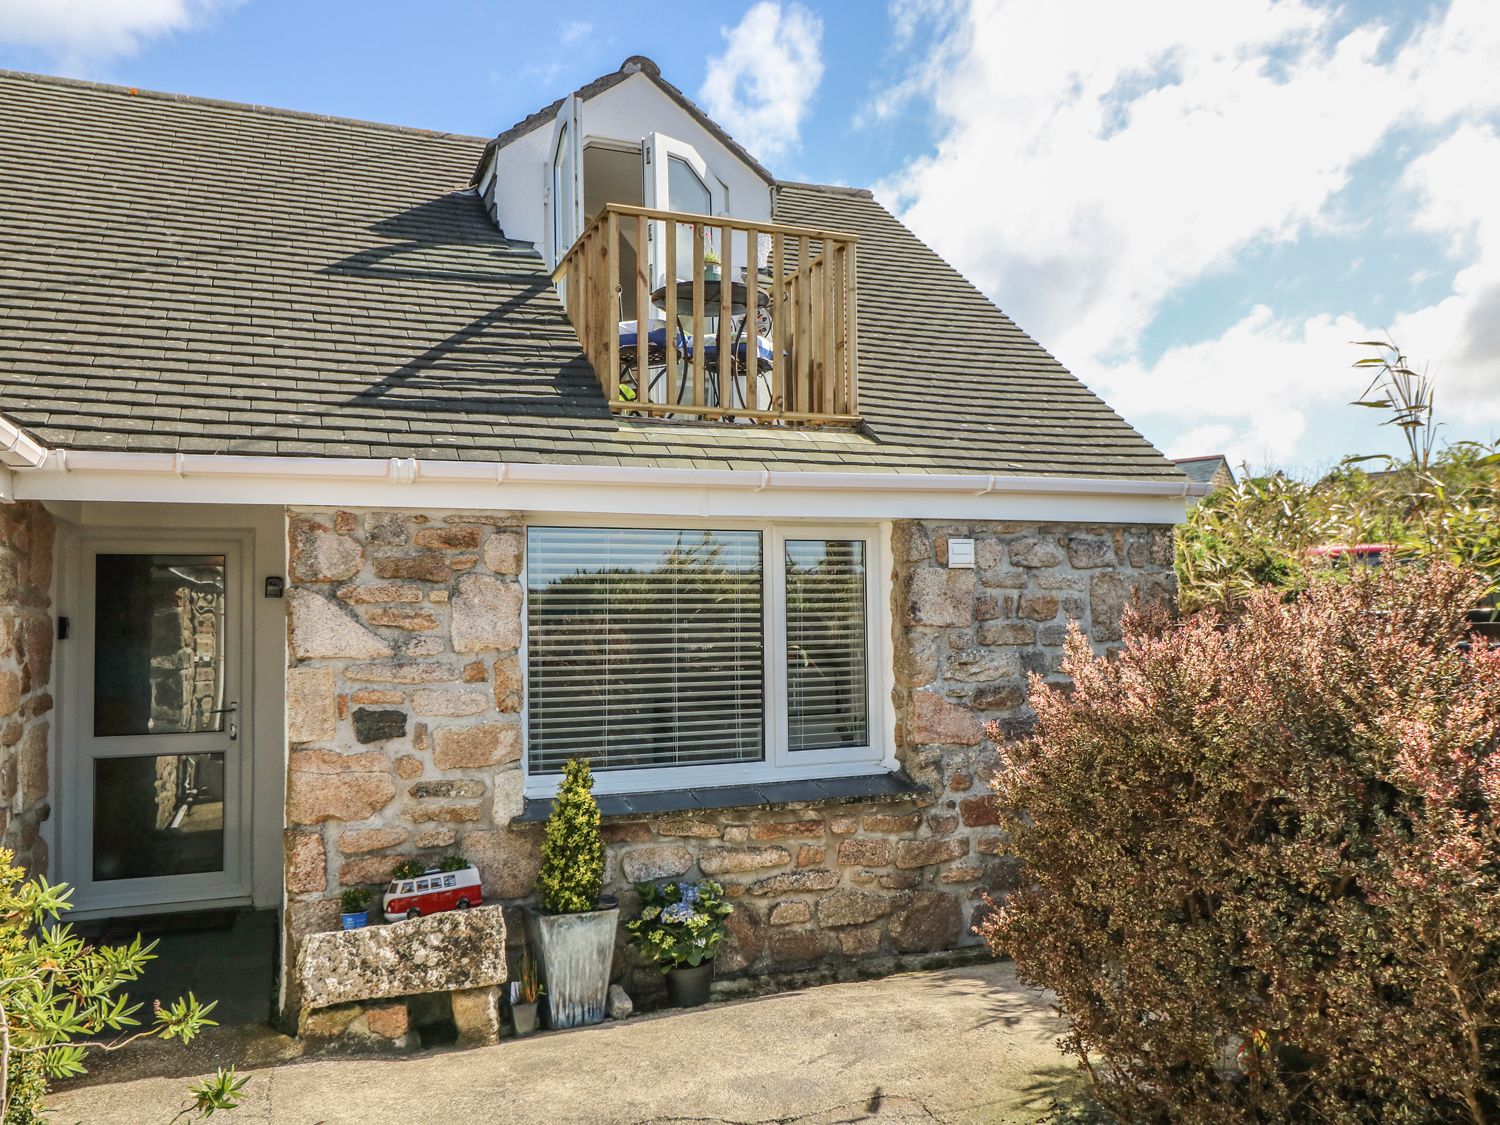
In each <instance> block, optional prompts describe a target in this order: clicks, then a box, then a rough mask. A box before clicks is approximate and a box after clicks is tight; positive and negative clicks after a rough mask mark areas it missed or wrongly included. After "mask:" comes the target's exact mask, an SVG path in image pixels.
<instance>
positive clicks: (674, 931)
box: [625, 880, 734, 973]
mask: <svg viewBox="0 0 1500 1125" xmlns="http://www.w3.org/2000/svg"><path fill="white" fill-rule="evenodd" d="M636 890H637V891H638V892H639V893H640V896H641V913H640V917H638V918H636V919H634V920H633V921H630V922H627V923H625V928H626V929H627V930H628V931H629V932H630V938H631V942H632V944H634V945H635V947H636V948H637V949H639V950H640V951H641V955H642V956H643V957H645V958H646V959H647V960H648V961H655V962H656V963H657V964H658V965H660V966H661V971H662V972H664V973H667V972H671V971H672V970H673V969H682V968H695V967H697V966H698V965H701V964H703V962H705V961H712V960H713V957H714V954H715V953H716V952H718V949H719V943H720V942H721V941H723V940H724V935H725V934H726V933H727V932H728V926H727V924H726V923H725V921H724V920H725V919H726V918H728V917H729V915H731V914H733V913H734V907H732V906H730V905H729V904H728V903H727V902H725V901H724V888H723V887H721V886H720V885H719V884H718V883H715V882H713V881H712V880H705V881H703V882H701V883H663V884H656V883H641V884H639V885H638V886H637V887H636Z"/></svg>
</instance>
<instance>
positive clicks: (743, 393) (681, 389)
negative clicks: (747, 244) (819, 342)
mask: <svg viewBox="0 0 1500 1125" xmlns="http://www.w3.org/2000/svg"><path fill="white" fill-rule="evenodd" d="M674 288H675V289H676V295H677V300H676V308H675V309H668V308H667V287H666V286H665V285H663V286H661V287H660V288H659V289H657V290H655V291H654V292H653V293H652V294H651V304H652V305H653V306H655V307H656V308H659V309H661V310H663V311H664V312H668V313H669V314H670V315H672V316H673V317H674V318H675V319H676V321H677V332H678V337H679V339H690V337H689V336H688V335H687V331H686V329H684V327H683V317H688V318H689V323H691V317H692V315H693V309H694V307H695V305H694V299H695V295H694V289H695V288H696V285H695V283H694V282H692V281H679V282H677V284H676V286H675V287H674ZM702 294H703V296H702V305H701V306H698V307H701V308H703V309H704V310H721V311H722V309H723V308H724V282H723V281H722V280H721V279H708V278H705V279H704V281H703V288H702ZM755 297H756V302H755V303H756V307H757V310H759V309H770V308H771V298H770V294H769V293H767V292H766V290H764V289H758V290H756V293H755ZM749 305H750V288H749V286H747V285H746V284H745V283H744V282H742V281H731V282H730V283H729V311H730V315H731V318H733V317H739V318H740V319H739V321H738V323H737V324H734V325H733V329H734V331H733V333H732V334H731V336H730V341H729V348H730V351H729V363H730V366H731V368H733V369H734V372H735V374H734V384H733V385H734V390H735V392H736V394H737V395H738V397H739V405H740V407H741V408H742V409H748V408H749V397H750V391H749V388H750V387H751V386H752V385H753V382H754V380H753V375H758V374H759V373H760V363H759V361H760V331H759V324H758V323H756V324H755V325H754V329H753V331H752V332H751V333H750V334H749V335H753V336H754V338H755V341H756V344H755V349H756V363H755V365H754V370H753V371H752V369H751V364H750V345H749V340H748V337H747V333H746V327H747V325H750V324H751V320H750V317H748V316H747V315H746V314H747V313H748V312H749ZM708 315H709V316H710V317H711V316H712V315H713V314H712V311H709V313H708ZM773 315H774V314H773ZM716 319H718V325H717V327H716V329H715V337H716V343H715V347H716V348H717V349H718V354H720V355H722V354H723V351H724V335H725V328H726V325H725V324H724V320H723V317H722V316H720V317H718V318H716ZM756 321H757V322H758V321H759V316H758V315H757V317H756ZM692 347H694V348H696V347H698V341H697V340H692ZM741 347H743V348H744V351H745V354H744V357H743V359H742V358H741V355H740V349H741ZM679 358H680V368H679V370H678V372H677V379H678V382H677V397H678V399H679V400H681V399H682V398H684V397H685V395H686V391H687V380H688V357H687V356H686V355H685V354H684V355H681V356H680V357H679ZM767 397H769V392H768V395H767ZM731 405H733V404H731Z"/></svg>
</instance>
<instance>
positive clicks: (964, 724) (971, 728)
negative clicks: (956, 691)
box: [906, 691, 982, 746]
mask: <svg viewBox="0 0 1500 1125" xmlns="http://www.w3.org/2000/svg"><path fill="white" fill-rule="evenodd" d="M906 729H907V736H908V737H909V738H910V739H911V741H912V742H913V743H915V744H918V745H932V744H939V745H950V746H975V745H977V744H978V743H979V741H980V738H981V737H982V731H981V729H980V726H979V719H978V718H977V717H976V716H975V714H974V712H973V711H972V710H970V709H969V708H968V707H966V706H964V705H962V704H959V703H954V702H952V701H951V700H948V699H945V698H944V697H943V696H941V695H939V694H937V692H934V691H915V692H912V695H911V703H910V706H909V707H908V710H907V716H906Z"/></svg>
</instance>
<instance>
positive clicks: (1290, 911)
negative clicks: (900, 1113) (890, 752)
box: [981, 564, 1500, 1122]
mask: <svg viewBox="0 0 1500 1125" xmlns="http://www.w3.org/2000/svg"><path fill="white" fill-rule="evenodd" d="M1477 588H1478V583H1477V581H1476V580H1475V579H1474V578H1473V577H1472V576H1470V575H1468V574H1466V573H1464V572H1462V571H1459V570H1457V569H1454V568H1452V567H1449V566H1447V565H1444V564H1437V565H1434V566H1432V567H1431V568H1428V569H1418V568H1415V567H1390V568H1382V569H1381V570H1380V571H1374V572H1366V573H1359V574H1354V575H1352V576H1350V577H1349V578H1348V580H1347V581H1343V582H1317V583H1314V584H1313V585H1312V586H1311V587H1310V588H1309V589H1308V590H1307V591H1305V592H1304V593H1302V594H1300V595H1299V596H1297V597H1296V598H1295V599H1292V600H1290V601H1287V600H1283V595H1282V594H1280V593H1279V592H1276V591H1266V592H1262V593H1261V594H1258V595H1256V596H1253V597H1252V598H1251V599H1250V600H1249V601H1248V602H1247V603H1245V605H1244V607H1243V609H1242V610H1241V611H1240V613H1239V614H1237V616H1236V617H1235V618H1234V620H1233V621H1232V622H1226V621H1225V620H1223V619H1221V618H1219V617H1217V616H1215V615H1214V614H1212V613H1203V614H1200V615H1198V616H1196V617H1194V618H1192V619H1189V620H1188V621H1186V622H1185V623H1182V624H1181V625H1180V626H1178V627H1175V628H1173V627H1162V625H1161V623H1158V624H1157V626H1156V627H1154V628H1146V627H1144V626H1143V622H1142V620H1141V618H1140V617H1139V616H1136V617H1135V618H1134V619H1132V620H1130V621H1129V622H1128V623H1127V640H1126V643H1125V646H1124V649H1123V651H1122V652H1120V653H1119V654H1118V655H1117V656H1115V657H1113V658H1111V659H1104V658H1101V657H1098V656H1096V655H1095V654H1094V653H1093V652H1092V650H1091V649H1090V647H1089V644H1088V642H1087V641H1086V640H1085V639H1084V638H1083V637H1082V636H1081V635H1079V634H1078V633H1077V632H1075V633H1074V634H1073V636H1072V637H1071V638H1070V641H1069V644H1068V657H1067V665H1066V667H1067V670H1068V672H1069V673H1070V674H1071V676H1072V678H1073V682H1074V688H1073V690H1072V692H1071V693H1070V694H1069V693H1064V692H1061V691H1056V690H1049V689H1047V688H1046V687H1045V686H1044V685H1042V684H1041V683H1040V682H1033V684H1032V695H1031V698H1032V702H1033V706H1034V707H1035V709H1036V713H1037V729H1036V733H1035V735H1034V736H1033V737H1032V738H1031V739H1029V740H1027V741H1025V742H1023V743H1019V744H1017V745H1015V746H1013V747H1010V748H1008V751H1007V752H1008V757H1009V763H1008V768H1007V769H1006V770H1005V771H1003V772H1002V773H1001V774H1000V775H999V776H998V777H997V778H996V780H995V785H996V791H997V793H998V795H999V803H1000V806H1001V809H1002V813H1001V815H1002V821H1003V824H1004V827H1005V828H1006V829H1007V830H1008V832H1009V835H1010V845H1011V848H1012V849H1013V851H1014V854H1015V856H1016V858H1017V859H1018V860H1019V862H1020V864H1021V867H1022V869H1023V871H1024V872H1025V874H1026V877H1027V878H1026V886H1025V887H1024V889H1022V890H1020V891H1017V892H1015V893H1013V894H1012V895H1010V896H1009V897H1008V898H1007V900H1006V901H1005V902H1004V903H1003V904H1000V905H998V906H997V907H996V909H995V911H994V912H993V913H992V914H991V916H990V917H989V920H988V921H987V922H986V923H984V924H983V925H982V927H981V930H982V932H983V934H984V936H985V937H986V938H987V939H988V941H989V943H990V945H991V947H992V948H993V949H995V950H996V951H997V952H1003V953H1005V954H1008V955H1009V956H1011V957H1012V958H1013V959H1014V960H1015V963H1016V965H1017V968H1018V971H1019V973H1020V975H1021V976H1022V978H1023V979H1024V980H1027V981H1029V982H1031V983H1034V984H1040V985H1044V986H1047V987H1049V988H1052V989H1054V990H1055V991H1056V994H1057V997H1058V1001H1059V1003H1060V1005H1061V1007H1062V1008H1063V1010H1064V1011H1065V1013H1066V1014H1067V1016H1068V1017H1069V1018H1070V1020H1071V1024H1072V1027H1071V1032H1070V1034H1069V1035H1068V1036H1067V1037H1066V1039H1065V1041H1064V1046H1065V1047H1066V1048H1067V1049H1068V1050H1069V1051H1070V1052H1072V1053H1074V1054H1076V1055H1078V1056H1079V1057H1080V1058H1081V1059H1082V1060H1083V1063H1082V1065H1083V1066H1085V1067H1086V1068H1087V1069H1088V1070H1089V1071H1090V1073H1091V1074H1092V1076H1093V1078H1094V1082H1095V1085H1096V1088H1097V1092H1098V1095H1099V1097H1100V1100H1101V1101H1102V1102H1103V1103H1104V1104H1105V1105H1107V1106H1108V1107H1109V1108H1110V1109H1112V1110H1113V1111H1114V1112H1116V1113H1118V1114H1119V1115H1120V1116H1121V1117H1122V1118H1124V1119H1125V1120H1130V1121H1287V1120H1305V1121H1325V1120H1326V1121H1385V1122H1393V1121H1475V1122H1479V1121H1495V1120H1496V1119H1497V1118H1500V652H1497V651H1490V650H1487V649H1486V648H1485V647H1484V646H1483V645H1482V644H1481V645H1475V646H1473V647H1472V648H1471V647H1470V646H1469V645H1467V644H1464V643H1461V642H1463V641H1464V632H1463V630H1464V613H1465V611H1466V610H1467V609H1468V608H1469V606H1471V605H1472V604H1473V602H1474V599H1475V594H1476V590H1477Z"/></svg>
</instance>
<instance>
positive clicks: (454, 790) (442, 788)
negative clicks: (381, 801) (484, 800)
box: [407, 779, 485, 800]
mask: <svg viewBox="0 0 1500 1125" xmlns="http://www.w3.org/2000/svg"><path fill="white" fill-rule="evenodd" d="M407 792H408V793H410V794H411V795H412V796H413V797H416V798H417V799H418V800H427V799H430V798H434V797H435V798H439V799H441V800H453V799H454V798H458V799H459V800H465V799H472V798H475V797H483V796H484V794H485V788H484V782H482V781H473V780H470V779H464V780H461V781H459V780H452V779H449V780H445V781H419V782H417V783H416V784H415V785H413V786H412V787H411V788H410V789H408V790H407Z"/></svg>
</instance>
